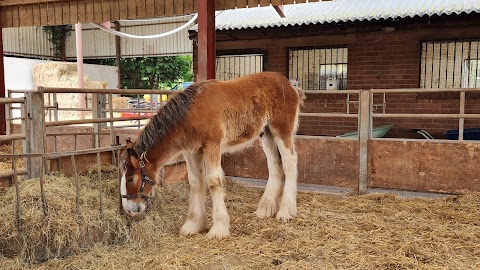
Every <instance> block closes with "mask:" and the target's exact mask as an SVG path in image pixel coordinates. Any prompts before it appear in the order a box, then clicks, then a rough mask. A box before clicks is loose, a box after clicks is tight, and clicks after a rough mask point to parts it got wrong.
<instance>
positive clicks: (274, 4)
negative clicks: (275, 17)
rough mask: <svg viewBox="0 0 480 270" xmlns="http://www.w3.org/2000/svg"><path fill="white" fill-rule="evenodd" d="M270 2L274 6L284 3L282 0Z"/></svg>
mask: <svg viewBox="0 0 480 270" xmlns="http://www.w3.org/2000/svg"><path fill="white" fill-rule="evenodd" d="M270 3H271V4H272V6H281V5H282V4H283V3H282V0H271V1H270Z"/></svg>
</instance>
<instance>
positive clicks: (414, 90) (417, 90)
mask: <svg viewBox="0 0 480 270" xmlns="http://www.w3.org/2000/svg"><path fill="white" fill-rule="evenodd" d="M370 91H371V92H372V93H374V94H377V93H387V94H399V93H405V94H416V93H444V92H453V93H456V92H458V93H459V92H479V91H480V88H437V89H430V88H429V89H425V88H406V89H372V90H370ZM321 92H322V93H323V92H325V91H321ZM338 92H344V91H338Z"/></svg>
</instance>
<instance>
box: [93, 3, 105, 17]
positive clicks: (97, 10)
mask: <svg viewBox="0 0 480 270" xmlns="http://www.w3.org/2000/svg"><path fill="white" fill-rule="evenodd" d="M93 20H94V22H103V12H102V1H93Z"/></svg>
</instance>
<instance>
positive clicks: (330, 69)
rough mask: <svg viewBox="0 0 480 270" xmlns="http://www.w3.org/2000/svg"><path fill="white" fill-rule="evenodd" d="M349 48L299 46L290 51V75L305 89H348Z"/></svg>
mask: <svg viewBox="0 0 480 270" xmlns="http://www.w3.org/2000/svg"><path fill="white" fill-rule="evenodd" d="M347 59H348V49H347V48H346V47H337V48H308V49H305V48H301V49H300V48H297V49H290V50H289V52H288V76H289V78H290V79H295V80H298V86H299V87H300V88H302V89H305V90H346V89H347Z"/></svg>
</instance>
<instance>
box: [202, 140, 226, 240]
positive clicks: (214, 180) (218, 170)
mask: <svg viewBox="0 0 480 270" xmlns="http://www.w3.org/2000/svg"><path fill="white" fill-rule="evenodd" d="M204 158H205V167H206V168H205V170H206V171H207V185H208V189H209V190H210V195H211V196H212V228H210V231H209V232H208V234H207V237H208V238H211V239H219V240H220V239H222V238H225V237H228V236H229V235H230V217H229V216H228V212H227V207H226V206H225V201H224V199H225V191H224V177H223V170H222V166H221V152H220V146H219V145H218V146H217V145H215V146H207V147H205V151H204Z"/></svg>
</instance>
